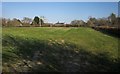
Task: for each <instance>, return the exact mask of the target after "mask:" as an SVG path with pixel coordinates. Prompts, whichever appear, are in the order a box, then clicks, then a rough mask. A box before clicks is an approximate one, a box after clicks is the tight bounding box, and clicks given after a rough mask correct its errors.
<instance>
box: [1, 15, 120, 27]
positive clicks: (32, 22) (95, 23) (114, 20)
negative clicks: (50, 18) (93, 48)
mask: <svg viewBox="0 0 120 74" xmlns="http://www.w3.org/2000/svg"><path fill="white" fill-rule="evenodd" d="M44 19H45V18H44V17H38V16H35V17H34V19H31V18H28V17H24V18H23V19H22V20H20V19H16V18H14V19H12V20H10V19H6V18H2V26H3V27H31V26H34V27H92V28H95V27H97V28H98V27H104V28H120V26H119V25H118V24H119V23H120V17H117V16H116V15H115V14H114V13H112V14H111V15H110V16H108V17H106V18H94V17H89V20H88V21H87V22H84V21H83V20H73V21H71V23H70V24H65V23H59V22H58V23H55V24H53V23H45V22H44V21H45V20H44Z"/></svg>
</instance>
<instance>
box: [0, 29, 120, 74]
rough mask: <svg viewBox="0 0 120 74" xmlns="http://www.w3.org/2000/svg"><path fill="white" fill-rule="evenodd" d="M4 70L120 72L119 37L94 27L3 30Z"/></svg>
mask: <svg viewBox="0 0 120 74" xmlns="http://www.w3.org/2000/svg"><path fill="white" fill-rule="evenodd" d="M2 35H3V39H2V42H3V43H2V45H3V49H2V50H3V53H2V54H3V71H4V72H7V71H14V72H25V71H27V72H28V71H40V72H46V71H48V72H49V71H57V72H58V71H60V72H61V71H75V72H88V71H92V72H93V71H97V72H101V71H119V70H118V65H119V59H118V57H119V56H118V38H115V37H112V36H109V35H106V34H103V33H101V32H98V31H95V30H93V29H91V28H82V27H81V28H62V27H59V28H58V27H57V28H56V27H52V28H50V27H48V28H47V27H46V28H45V27H42V28H40V27H22V28H16V27H14V28H3V33H2Z"/></svg>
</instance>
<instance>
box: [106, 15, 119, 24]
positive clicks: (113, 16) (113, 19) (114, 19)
mask: <svg viewBox="0 0 120 74" xmlns="http://www.w3.org/2000/svg"><path fill="white" fill-rule="evenodd" d="M116 19H117V18H116V15H115V14H114V13H112V14H111V15H110V16H109V17H108V20H109V22H110V23H111V25H113V26H114V25H115V23H116V22H117V21H116Z"/></svg>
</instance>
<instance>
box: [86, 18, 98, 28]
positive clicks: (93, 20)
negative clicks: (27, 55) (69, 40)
mask: <svg viewBox="0 0 120 74" xmlns="http://www.w3.org/2000/svg"><path fill="white" fill-rule="evenodd" d="M96 24H97V19H96V18H93V17H89V20H88V21H87V26H89V27H94V26H96Z"/></svg>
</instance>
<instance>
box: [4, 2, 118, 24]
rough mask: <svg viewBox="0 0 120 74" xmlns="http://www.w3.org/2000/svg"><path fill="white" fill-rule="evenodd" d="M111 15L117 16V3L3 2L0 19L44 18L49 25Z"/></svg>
mask: <svg viewBox="0 0 120 74" xmlns="http://www.w3.org/2000/svg"><path fill="white" fill-rule="evenodd" d="M111 13H115V14H116V15H118V3H117V2H3V3H2V17H5V18H10V19H13V18H18V19H23V17H29V18H32V19H33V18H34V17H35V16H44V17H45V18H46V19H47V20H46V21H47V22H49V23H56V22H58V21H59V22H65V23H70V22H71V21H72V20H84V21H87V20H88V17H90V16H92V17H95V18H102V17H108V16H109V15H110V14H111Z"/></svg>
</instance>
